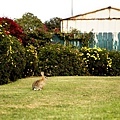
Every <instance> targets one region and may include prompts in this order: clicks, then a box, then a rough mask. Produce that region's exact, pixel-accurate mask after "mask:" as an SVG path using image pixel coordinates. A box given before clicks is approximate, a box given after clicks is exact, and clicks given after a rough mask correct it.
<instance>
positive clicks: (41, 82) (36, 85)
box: [32, 72, 46, 90]
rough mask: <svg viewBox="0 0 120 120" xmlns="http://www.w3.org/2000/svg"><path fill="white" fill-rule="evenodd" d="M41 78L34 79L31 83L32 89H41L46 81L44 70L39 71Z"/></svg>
mask: <svg viewBox="0 0 120 120" xmlns="http://www.w3.org/2000/svg"><path fill="white" fill-rule="evenodd" d="M41 75H42V78H41V79H40V80H36V81H34V82H33V84H32V90H42V89H43V87H44V86H45V83H46V77H45V76H44V72H41Z"/></svg>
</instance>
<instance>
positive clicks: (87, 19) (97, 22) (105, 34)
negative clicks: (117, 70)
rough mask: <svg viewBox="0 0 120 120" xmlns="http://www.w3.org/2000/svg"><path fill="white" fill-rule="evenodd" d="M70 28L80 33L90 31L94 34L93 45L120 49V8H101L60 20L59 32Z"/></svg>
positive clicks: (66, 31)
mask: <svg viewBox="0 0 120 120" xmlns="http://www.w3.org/2000/svg"><path fill="white" fill-rule="evenodd" d="M72 29H77V30H80V31H81V32H82V33H84V32H90V31H92V32H93V33H94V34H95V45H94V46H97V47H100V48H106V49H108V50H120V9H118V8H114V7H111V6H109V7H107V8H102V9H99V10H95V11H91V12H88V13H84V14H79V15H75V16H72V17H69V18H65V19H62V20H61V32H63V33H68V32H70V31H71V30H72Z"/></svg>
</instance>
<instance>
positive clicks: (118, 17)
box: [62, 6, 120, 20]
mask: <svg viewBox="0 0 120 120" xmlns="http://www.w3.org/2000/svg"><path fill="white" fill-rule="evenodd" d="M105 10H107V11H108V12H107V13H108V14H109V17H104V18H103V17H97V18H96V17H95V18H89V17H86V16H89V15H90V14H93V15H95V14H96V13H98V12H102V11H105ZM111 10H113V11H116V12H117V13H119V15H117V14H116V15H117V17H116V16H115V17H112V16H110V14H111V13H110V12H111ZM84 16H85V17H84ZM77 19H79V20H84V19H85V20H89V19H90V20H91V19H100V20H101V19H120V9H119V8H114V7H111V6H109V7H106V8H102V9H98V10H94V11H91V12H87V13H84V14H78V15H75V16H72V17H68V18H65V19H62V20H77Z"/></svg>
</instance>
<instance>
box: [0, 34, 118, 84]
mask: <svg viewBox="0 0 120 120" xmlns="http://www.w3.org/2000/svg"><path fill="white" fill-rule="evenodd" d="M119 70H120V52H118V51H106V50H104V49H100V48H98V49H97V48H86V47H83V48H81V49H76V48H73V47H70V46H63V45H60V44H48V45H46V46H44V47H42V46H41V47H39V48H36V47H34V46H33V45H30V44H29V45H28V46H26V47H24V46H23V45H22V44H21V43H20V42H19V41H18V40H17V39H16V38H15V37H12V36H5V35H4V36H3V35H2V34H1V36H0V84H6V83H9V82H11V81H15V80H17V79H19V78H22V77H29V76H33V75H35V76H36V75H40V71H44V72H45V74H46V75H49V76H72V75H79V76H82V75H96V76H108V75H109V76H117V75H120V71H119Z"/></svg>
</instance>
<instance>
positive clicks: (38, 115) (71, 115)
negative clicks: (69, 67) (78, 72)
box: [0, 76, 120, 120]
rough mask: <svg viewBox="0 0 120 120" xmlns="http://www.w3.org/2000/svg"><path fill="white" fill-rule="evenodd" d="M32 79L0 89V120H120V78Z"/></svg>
mask: <svg viewBox="0 0 120 120" xmlns="http://www.w3.org/2000/svg"><path fill="white" fill-rule="evenodd" d="M36 79H38V77H30V78H25V79H21V80H18V81H17V82H14V83H11V84H8V85H3V86H0V120H120V77H85V76H84V77H79V76H75V77H49V78H48V81H47V84H46V86H45V88H44V90H43V91H32V90H31V84H32V82H33V81H34V80H36Z"/></svg>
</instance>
